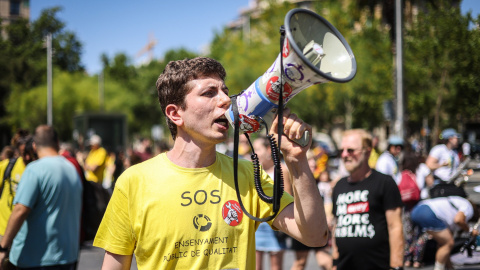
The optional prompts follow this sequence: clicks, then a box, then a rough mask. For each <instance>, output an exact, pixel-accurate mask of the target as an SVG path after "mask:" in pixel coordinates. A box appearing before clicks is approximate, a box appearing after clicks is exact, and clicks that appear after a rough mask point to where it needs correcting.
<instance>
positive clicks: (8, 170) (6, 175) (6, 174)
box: [0, 158, 17, 198]
mask: <svg viewBox="0 0 480 270" xmlns="http://www.w3.org/2000/svg"><path fill="white" fill-rule="evenodd" d="M15 162H17V158H11V159H10V160H9V161H8V165H7V168H5V172H4V173H3V181H2V187H1V188H0V198H2V194H3V188H4V187H5V181H6V180H7V179H10V175H11V174H12V169H13V166H14V165H15Z"/></svg>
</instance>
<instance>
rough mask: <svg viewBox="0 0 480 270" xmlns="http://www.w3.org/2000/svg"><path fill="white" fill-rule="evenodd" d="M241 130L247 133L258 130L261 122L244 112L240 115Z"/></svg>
mask: <svg viewBox="0 0 480 270" xmlns="http://www.w3.org/2000/svg"><path fill="white" fill-rule="evenodd" d="M239 118H240V130H241V131H243V132H246V133H252V132H256V131H257V130H258V128H260V123H258V122H257V121H256V120H255V119H252V118H250V117H248V116H246V115H244V114H240V115H239Z"/></svg>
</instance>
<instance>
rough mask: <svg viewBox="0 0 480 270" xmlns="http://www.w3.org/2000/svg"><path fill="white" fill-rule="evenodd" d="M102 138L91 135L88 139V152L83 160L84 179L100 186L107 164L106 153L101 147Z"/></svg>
mask: <svg viewBox="0 0 480 270" xmlns="http://www.w3.org/2000/svg"><path fill="white" fill-rule="evenodd" d="M101 144H102V138H100V136H98V135H92V137H91V138H90V152H88V155H87V158H86V159H85V177H86V178H87V180H88V181H93V182H95V183H99V184H101V183H102V182H103V175H104V173H105V167H106V163H107V157H108V153H107V150H105V148H103V147H102V146H101Z"/></svg>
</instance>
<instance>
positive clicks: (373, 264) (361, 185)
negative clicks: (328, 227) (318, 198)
mask: <svg viewBox="0 0 480 270" xmlns="http://www.w3.org/2000/svg"><path fill="white" fill-rule="evenodd" d="M371 150H372V138H371V135H370V134H369V133H368V132H366V131H365V130H362V129H354V130H348V131H346V132H345V133H344V134H343V138H342V144H341V150H340V151H341V157H342V160H343V162H344V164H345V168H346V170H347V171H348V172H349V173H350V175H349V176H347V177H344V178H342V179H340V180H339V181H338V183H337V184H336V185H335V187H334V189H333V194H332V200H333V210H332V211H333V215H334V216H335V229H334V232H333V243H332V247H333V258H334V266H336V269H403V246H404V238H403V231H402V218H401V215H402V207H403V203H402V200H401V197H400V192H399V190H398V187H397V185H396V184H395V181H394V180H393V179H392V177H391V176H388V175H385V174H381V173H379V172H377V171H376V170H373V169H371V168H370V167H369V165H368V158H369V156H370V151H371Z"/></svg>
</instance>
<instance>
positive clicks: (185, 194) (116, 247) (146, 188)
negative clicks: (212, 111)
mask: <svg viewBox="0 0 480 270" xmlns="http://www.w3.org/2000/svg"><path fill="white" fill-rule="evenodd" d="M238 179H239V189H240V194H241V198H242V202H243V204H244V207H245V209H246V210H247V211H248V212H249V213H250V214H252V215H254V216H256V217H260V218H264V217H267V216H270V215H271V214H272V212H271V207H272V206H271V205H269V204H266V203H264V202H263V201H261V200H260V198H259V197H258V194H257V192H256V190H255V185H254V181H253V166H252V163H251V162H250V161H246V160H239V168H238ZM261 180H262V186H263V188H264V191H265V193H266V194H267V195H269V196H271V195H272V192H273V191H272V188H273V185H272V180H271V179H270V177H269V176H268V175H267V174H266V173H265V172H264V171H263V170H262V173H261ZM291 202H293V198H292V197H291V196H290V195H289V194H287V193H284V195H283V197H282V200H281V207H280V211H282V210H283V208H285V206H287V205H288V204H290V203H291ZM272 222H273V220H271V221H269V223H270V225H271V224H272ZM258 225H259V223H258V222H255V221H253V220H252V219H250V218H248V217H247V216H246V215H245V214H244V213H243V211H242V210H241V208H240V206H239V204H238V200H237V195H236V192H235V184H234V181H233V160H232V158H230V157H228V156H225V155H223V154H219V153H217V155H216V161H215V163H214V164H213V165H211V166H209V167H206V168H200V169H190V168H183V167H179V166H177V165H175V164H174V163H172V162H171V161H170V160H169V159H168V157H167V156H166V154H165V153H163V154H160V155H158V156H156V157H154V158H152V159H149V160H147V161H145V162H143V163H140V164H137V165H135V166H133V167H130V168H129V169H127V170H126V171H125V172H124V173H123V174H122V175H121V176H120V177H119V179H118V181H117V184H116V186H115V191H114V193H113V195H112V198H111V199H110V202H109V204H108V207H107V211H106V213H105V215H104V217H103V220H102V223H101V224H100V228H99V229H98V232H97V235H96V237H95V241H94V243H93V245H94V246H97V247H101V248H103V249H105V250H107V251H109V252H111V253H115V254H120V255H131V254H133V253H135V258H136V261H137V265H138V269H255V230H256V228H257V227H258Z"/></svg>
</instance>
